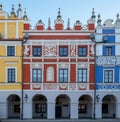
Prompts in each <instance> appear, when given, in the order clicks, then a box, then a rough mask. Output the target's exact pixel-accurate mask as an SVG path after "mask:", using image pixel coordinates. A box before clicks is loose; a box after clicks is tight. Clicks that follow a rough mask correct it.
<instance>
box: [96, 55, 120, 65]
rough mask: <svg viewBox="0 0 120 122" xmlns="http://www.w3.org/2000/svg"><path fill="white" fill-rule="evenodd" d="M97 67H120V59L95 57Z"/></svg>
mask: <svg viewBox="0 0 120 122" xmlns="http://www.w3.org/2000/svg"><path fill="white" fill-rule="evenodd" d="M96 64H97V65H120V57H116V56H100V57H96Z"/></svg>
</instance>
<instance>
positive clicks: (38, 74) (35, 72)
mask: <svg viewBox="0 0 120 122" xmlns="http://www.w3.org/2000/svg"><path fill="white" fill-rule="evenodd" d="M32 82H37V83H39V82H42V70H41V69H32Z"/></svg>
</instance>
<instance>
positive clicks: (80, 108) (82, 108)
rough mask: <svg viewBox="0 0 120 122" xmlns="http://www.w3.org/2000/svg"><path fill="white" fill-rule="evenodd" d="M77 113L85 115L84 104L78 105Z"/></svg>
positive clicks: (85, 107) (85, 108)
mask: <svg viewBox="0 0 120 122" xmlns="http://www.w3.org/2000/svg"><path fill="white" fill-rule="evenodd" d="M78 111H79V113H87V105H86V104H79V106H78Z"/></svg>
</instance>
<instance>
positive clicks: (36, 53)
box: [33, 46, 42, 57]
mask: <svg viewBox="0 0 120 122" xmlns="http://www.w3.org/2000/svg"><path fill="white" fill-rule="evenodd" d="M41 52H42V49H41V47H37V46H36V47H33V56H36V57H37V56H41V54H42V53H41Z"/></svg>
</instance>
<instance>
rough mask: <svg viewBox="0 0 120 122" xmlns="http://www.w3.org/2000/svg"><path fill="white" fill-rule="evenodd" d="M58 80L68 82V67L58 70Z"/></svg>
mask: <svg viewBox="0 0 120 122" xmlns="http://www.w3.org/2000/svg"><path fill="white" fill-rule="evenodd" d="M59 82H65V83H67V82H68V69H60V70H59Z"/></svg>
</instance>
